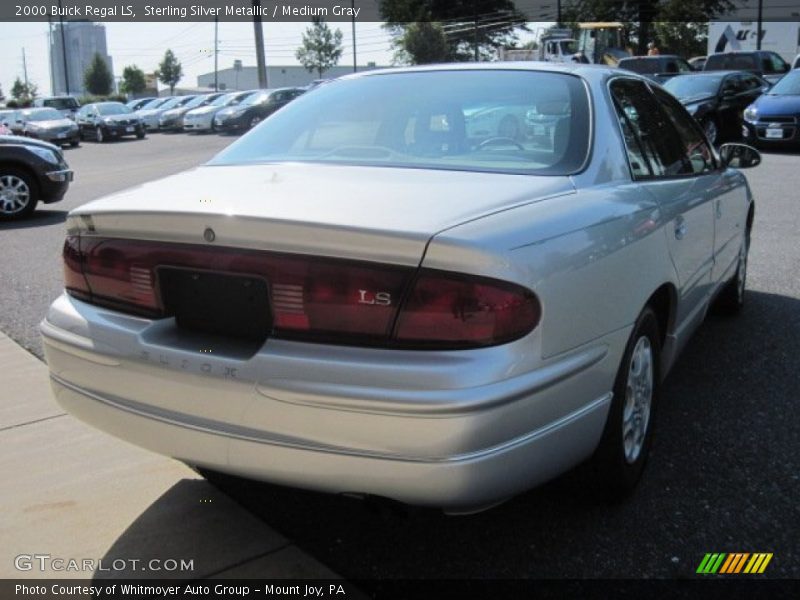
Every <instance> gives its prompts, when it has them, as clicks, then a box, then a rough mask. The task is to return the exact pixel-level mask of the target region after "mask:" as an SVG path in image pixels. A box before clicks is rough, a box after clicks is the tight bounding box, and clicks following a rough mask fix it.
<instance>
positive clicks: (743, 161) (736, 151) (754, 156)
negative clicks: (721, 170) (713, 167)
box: [719, 144, 761, 169]
mask: <svg viewBox="0 0 800 600" xmlns="http://www.w3.org/2000/svg"><path fill="white" fill-rule="evenodd" d="M719 157H720V158H721V159H722V164H723V165H725V166H726V167H733V168H734V169H749V168H751V167H757V166H758V165H760V164H761V153H760V152H759V151H758V150H756V149H755V148H753V147H752V146H748V145H747V144H722V146H720V147H719Z"/></svg>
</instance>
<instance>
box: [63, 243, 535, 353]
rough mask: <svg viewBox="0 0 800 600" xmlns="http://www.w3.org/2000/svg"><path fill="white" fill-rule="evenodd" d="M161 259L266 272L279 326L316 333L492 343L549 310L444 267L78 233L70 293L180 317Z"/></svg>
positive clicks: (282, 332) (396, 343) (283, 330)
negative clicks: (161, 277)
mask: <svg viewBox="0 0 800 600" xmlns="http://www.w3.org/2000/svg"><path fill="white" fill-rule="evenodd" d="M161 269H168V270H170V271H173V272H174V270H175V269H178V270H181V271H186V272H187V273H191V274H193V276H194V275H196V276H197V277H201V278H202V277H203V274H204V273H215V274H223V275H224V274H226V273H227V274H230V275H247V276H250V277H257V278H263V279H264V281H266V282H267V286H268V289H269V299H268V301H265V304H268V306H267V305H265V306H264V311H265V313H266V314H268V316H269V318H270V320H271V327H270V335H272V336H274V337H282V338H288V339H298V340H305V341H310V342H325V343H336V344H351V345H375V346H382V347H403V348H471V347H480V346H492V345H497V344H502V343H505V342H509V341H511V340H514V339H518V338H520V337H522V336H524V335H525V334H527V333H528V332H530V331H531V330H533V329H534V327H536V325H537V324H538V322H539V315H540V308H539V302H538V300H537V299H536V296H535V295H534V294H533V293H532V292H531V291H529V290H527V289H526V288H523V287H520V286H517V285H515V284H510V283H507V282H502V281H498V280H494V279H488V278H482V277H473V276H468V275H460V274H456V273H450V272H444V271H434V270H427V269H420V270H419V271H417V272H416V273H415V269H413V268H408V267H397V266H391V265H376V264H373V263H365V262H358V261H348V260H339V259H331V258H325V257H316V256H314V257H310V256H303V255H289V254H278V253H271V252H262V251H257V250H244V249H234V248H219V247H217V248H215V247H211V246H199V245H192V244H175V243H161V242H147V241H138V240H121V239H107V238H95V237H84V238H78V237H72V236H71V237H68V238H67V241H66V243H65V244H64V273H65V281H66V283H65V287H66V288H67V291H68V292H69V293H70V294H72V295H74V296H77V297H79V298H81V299H84V300H87V301H89V302H92V303H94V304H98V305H102V306H107V307H110V308H114V309H116V310H120V311H123V312H129V313H134V314H140V315H145V316H150V317H166V316H177V317H180V315H179V314H173V313H174V311H176V310H183V309H184V307H185V299H184V298H182V299H181V301H180V302H170V301H169V300H170V299H169V298H164V297H163V294H165V293H167V294H169V293H173V292H174V290H173V289H172V287H170V286H168V287H167V288H165V287H164V285H159V272H160V270H161ZM415 275H416V276H415ZM164 277H166V275H164ZM165 281H166V280H165ZM218 285H219V284H218ZM208 293H211V294H213V293H214V291H213V289H212V290H211V291H209V292H208ZM202 301H203V300H202V298H198V299H197V302H202ZM175 307H177V308H175ZM259 314H262V313H259ZM194 316H195V317H196V315H194ZM178 320H179V322H180V321H181V319H180V318H179V319H178ZM189 321H190V319H184V322H189ZM195 321H196V318H195Z"/></svg>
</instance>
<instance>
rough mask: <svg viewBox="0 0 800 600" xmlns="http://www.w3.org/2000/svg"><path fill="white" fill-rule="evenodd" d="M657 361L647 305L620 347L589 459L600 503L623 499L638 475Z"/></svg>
mask: <svg viewBox="0 0 800 600" xmlns="http://www.w3.org/2000/svg"><path fill="white" fill-rule="evenodd" d="M660 361H661V334H660V332H659V327H658V318H657V317H656V314H655V312H653V309H652V308H650V307H649V306H648V307H646V308H645V309H644V310H643V311H642V313H641V314H640V315H639V318H638V319H637V320H636V324H635V325H634V327H633V332H632V333H631V336H630V338H629V339H628V343H627V344H626V346H625V353H624V354H623V357H622V363H621V364H620V367H619V371H618V372H617V376H616V379H615V380H614V396H613V398H612V400H611V408H610V409H609V412H608V419H607V420H606V426H605V429H604V430H603V435H602V437H601V438H600V444H599V445H598V447H597V450H596V451H595V453H594V456H593V457H592V461H591V462H592V463H593V464H592V466H593V471H594V474H595V476H596V478H597V481H596V483H597V485H598V489H599V491H600V493H601V495H602V496H603V497H604V498H605V499H606V500H610V501H619V500H622V499H624V498H625V497H627V496H629V495H630V494H631V493H632V492H633V490H634V489H635V488H636V484H637V483H638V481H639V478H640V477H641V475H642V472H643V471H644V466H645V463H646V462H647V457H648V454H649V453H650V446H651V444H652V440H653V421H654V416H655V409H656V406H657V405H658V397H659V392H660V388H661V369H660V364H661V363H660Z"/></svg>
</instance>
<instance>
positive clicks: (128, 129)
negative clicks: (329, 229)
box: [125, 127, 134, 133]
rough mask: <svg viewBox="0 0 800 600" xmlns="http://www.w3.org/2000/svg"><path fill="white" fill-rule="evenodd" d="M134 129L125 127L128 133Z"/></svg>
mask: <svg viewBox="0 0 800 600" xmlns="http://www.w3.org/2000/svg"><path fill="white" fill-rule="evenodd" d="M133 130H134V128H133V127H126V128H125V131H127V132H128V133H133Z"/></svg>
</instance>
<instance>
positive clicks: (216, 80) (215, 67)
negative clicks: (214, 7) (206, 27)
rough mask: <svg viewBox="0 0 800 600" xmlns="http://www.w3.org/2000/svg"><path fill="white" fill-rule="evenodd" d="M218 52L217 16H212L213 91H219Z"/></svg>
mask: <svg viewBox="0 0 800 600" xmlns="http://www.w3.org/2000/svg"><path fill="white" fill-rule="evenodd" d="M218 54H219V17H214V91H215V92H218V91H219V81H218V79H217V55H218Z"/></svg>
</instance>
